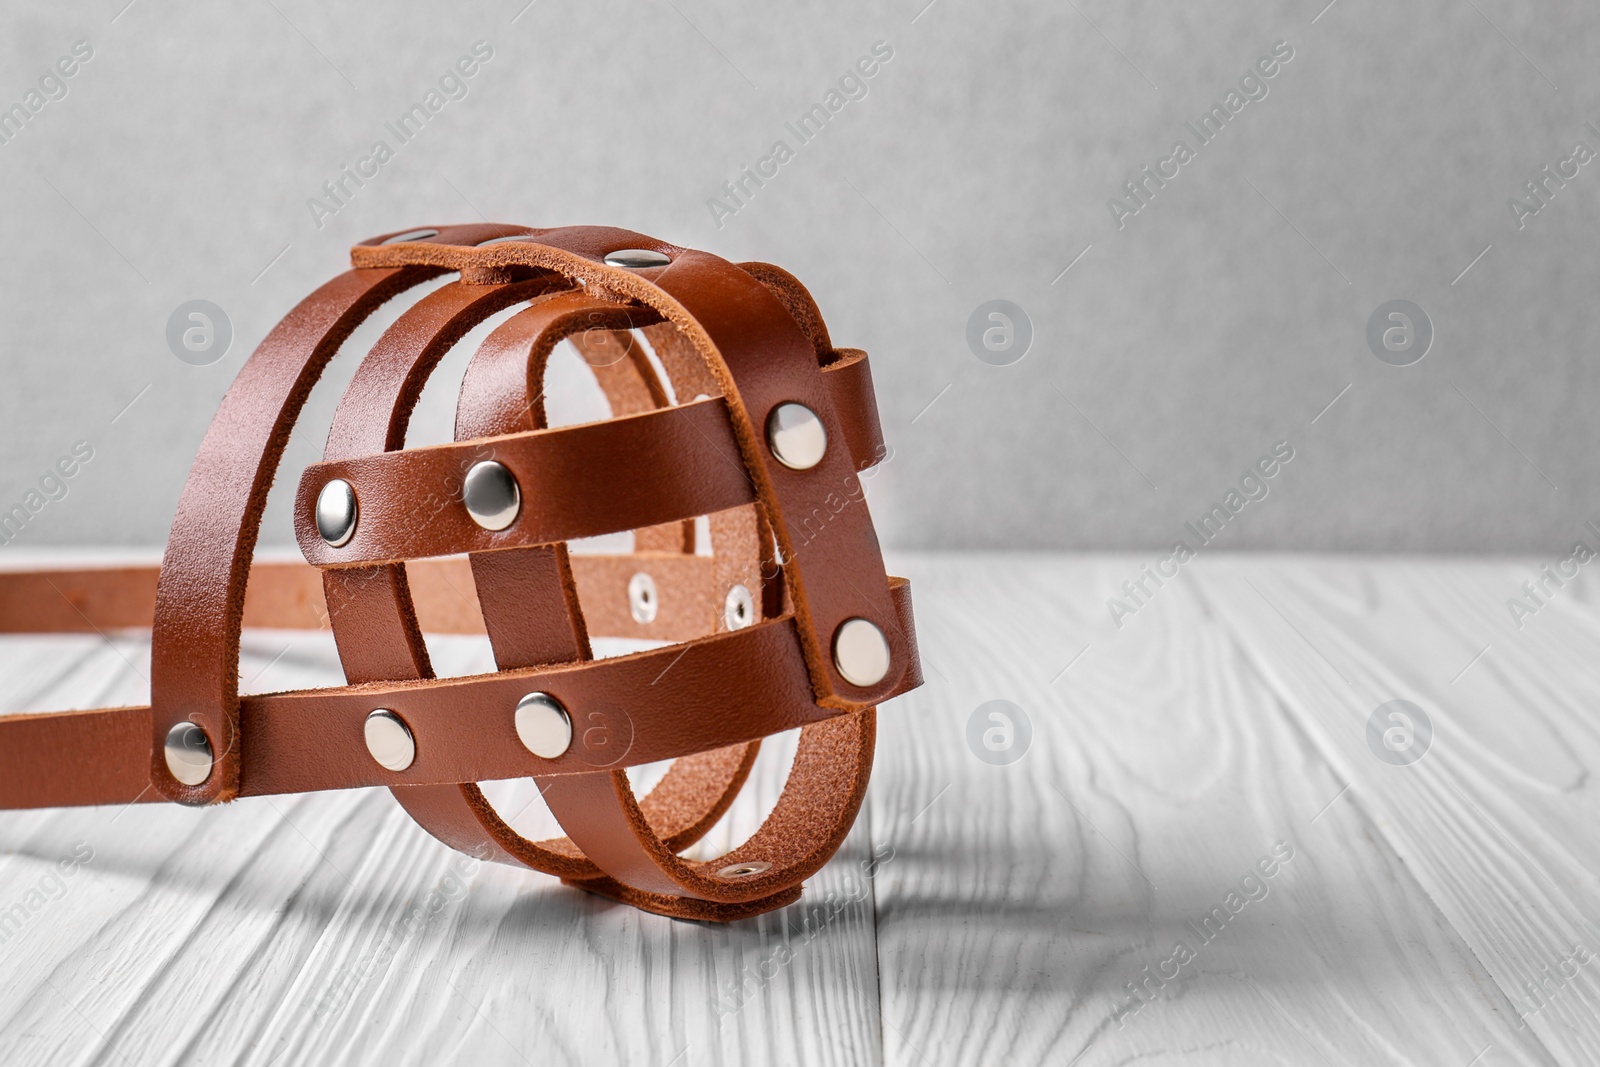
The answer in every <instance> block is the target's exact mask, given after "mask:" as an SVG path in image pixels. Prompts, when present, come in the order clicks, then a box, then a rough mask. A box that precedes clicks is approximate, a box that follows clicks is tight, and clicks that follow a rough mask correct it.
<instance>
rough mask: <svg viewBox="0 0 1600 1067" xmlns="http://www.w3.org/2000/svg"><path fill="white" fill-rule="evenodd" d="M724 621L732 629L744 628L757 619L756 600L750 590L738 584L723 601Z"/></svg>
mask: <svg viewBox="0 0 1600 1067" xmlns="http://www.w3.org/2000/svg"><path fill="white" fill-rule="evenodd" d="M722 621H723V623H725V624H726V625H727V627H728V629H730V630H742V629H744V628H745V627H746V626H749V625H750V624H751V623H753V622H755V621H756V601H755V597H753V596H751V595H750V590H748V589H746V588H745V587H744V586H742V585H736V586H734V587H733V588H732V589H730V590H728V598H727V599H726V600H724V601H723V602H722Z"/></svg>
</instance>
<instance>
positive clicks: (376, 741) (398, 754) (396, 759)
mask: <svg viewBox="0 0 1600 1067" xmlns="http://www.w3.org/2000/svg"><path fill="white" fill-rule="evenodd" d="M366 735H367V751H368V752H370V753H372V758H373V759H375V760H377V761H378V766H380V767H383V768H385V769H387V770H391V771H403V770H405V769H406V768H407V767H409V766H411V761H412V760H414V759H416V758H417V742H416V741H415V740H414V739H413V738H412V736H411V731H410V729H408V728H407V727H406V724H405V720H404V719H402V718H400V716H398V715H396V714H395V713H394V712H392V711H390V710H389V709H388V708H379V709H378V710H376V711H374V712H373V713H372V714H371V715H368V716H367V726H366Z"/></svg>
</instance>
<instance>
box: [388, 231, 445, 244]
mask: <svg viewBox="0 0 1600 1067" xmlns="http://www.w3.org/2000/svg"><path fill="white" fill-rule="evenodd" d="M437 236H439V231H438V230H407V231H406V232H405V233H397V234H395V235H394V236H393V237H385V238H384V239H383V243H384V244H386V245H397V244H399V243H400V242H401V241H426V240H427V239H428V238H430V237H437Z"/></svg>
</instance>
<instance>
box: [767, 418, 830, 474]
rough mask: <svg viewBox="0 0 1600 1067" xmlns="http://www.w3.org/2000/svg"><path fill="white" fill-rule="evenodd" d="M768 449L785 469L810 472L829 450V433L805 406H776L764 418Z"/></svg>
mask: <svg viewBox="0 0 1600 1067" xmlns="http://www.w3.org/2000/svg"><path fill="white" fill-rule="evenodd" d="M767 447H768V448H770V449H772V454H773V456H775V457H776V458H777V460H778V462H779V463H782V464H783V465H784V466H785V467H788V468H790V469H792V470H797V471H805V470H810V469H811V468H812V467H815V466H816V465H817V464H818V463H821V462H822V456H823V453H825V452H826V451H827V450H828V431H827V429H825V428H824V427H823V425H822V420H821V419H819V418H817V413H816V412H815V411H812V410H811V409H810V408H808V407H806V406H805V405H804V404H795V403H785V404H779V405H778V406H777V407H775V408H773V409H772V414H770V415H768V416H767Z"/></svg>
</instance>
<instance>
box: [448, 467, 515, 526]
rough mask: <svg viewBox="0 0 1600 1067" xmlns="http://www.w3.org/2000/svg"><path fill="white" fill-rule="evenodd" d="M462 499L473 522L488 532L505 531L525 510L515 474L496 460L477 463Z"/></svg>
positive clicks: (463, 482)
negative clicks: (519, 512)
mask: <svg viewBox="0 0 1600 1067" xmlns="http://www.w3.org/2000/svg"><path fill="white" fill-rule="evenodd" d="M461 500H462V502H463V503H465V504H466V505H467V514H468V515H471V516H472V521H473V522H475V523H477V524H478V525H479V526H482V527H483V528H484V529H485V530H504V529H505V528H506V527H507V526H510V525H511V524H512V523H513V522H515V521H516V518H517V512H518V511H521V510H522V491H521V490H520V489H518V488H517V480H516V479H515V478H513V477H512V476H511V472H510V471H508V470H506V469H505V467H503V466H501V465H500V464H498V463H496V462H495V461H494V460H492V459H488V460H484V461H483V462H482V463H474V464H473V465H472V469H471V470H469V471H467V476H466V478H465V479H464V480H463V481H462V483H461Z"/></svg>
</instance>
